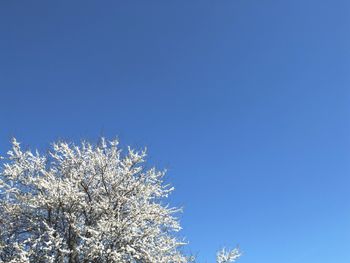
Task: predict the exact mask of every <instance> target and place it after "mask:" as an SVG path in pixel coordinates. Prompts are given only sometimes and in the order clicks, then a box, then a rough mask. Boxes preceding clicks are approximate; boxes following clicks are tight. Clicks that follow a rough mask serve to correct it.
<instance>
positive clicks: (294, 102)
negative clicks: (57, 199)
mask: <svg viewBox="0 0 350 263" xmlns="http://www.w3.org/2000/svg"><path fill="white" fill-rule="evenodd" d="M349 47H350V1H348V0H289V1H277V0H266V1H265V0H190V1H188V0H187V1H185V0H176V1H175V0H174V1H169V0H158V1H156V0H142V1H141V0H140V1H134V0H128V1H115V0H114V1H86V0H84V1H63V0H61V1H14V0H13V1H1V2H0V91H1V92H0V119H1V122H0V123H1V124H0V152H1V153H4V152H6V151H7V150H8V147H9V140H10V138H11V137H12V136H16V137H17V138H18V139H19V140H20V141H22V142H23V144H24V145H26V146H29V147H31V148H36V147H39V148H41V149H44V148H45V147H47V146H48V145H49V142H52V141H54V140H57V139H62V138H63V139H67V140H74V141H79V140H80V139H83V138H87V139H91V140H94V141H96V140H97V138H98V136H100V135H104V136H107V137H115V136H118V137H119V138H120V140H121V141H122V144H123V145H132V146H135V147H143V146H147V147H148V148H149V154H150V163H152V164H156V165H157V166H158V167H159V168H167V169H168V170H169V173H168V180H169V181H170V182H172V183H173V185H174V186H175V187H176V191H175V192H174V194H173V196H172V199H171V202H172V204H174V205H181V206H183V207H184V214H183V215H182V217H181V221H182V225H183V227H184V230H183V232H182V234H183V235H184V236H186V237H187V239H188V240H189V241H190V245H189V250H190V251H192V252H193V253H197V252H198V253H199V257H200V259H202V260H203V262H212V261H213V260H214V253H215V251H216V249H218V248H220V247H221V246H222V245H224V246H231V247H232V246H235V245H236V244H239V245H240V247H241V248H242V249H243V251H244V257H242V259H241V260H240V262H242V263H256V262H263V263H265V262H266V263H281V262H283V263H312V262H315V263H316V262H317V263H335V262H336V263H349V262H350V253H349V251H350V191H349V186H350V178H349V175H350V162H349V161H350V137H349V134H350V133H349V132H350V119H349V114H350V107H349V100H350V92H349V91H350V90H349V84H350V74H349V70H350V48H349Z"/></svg>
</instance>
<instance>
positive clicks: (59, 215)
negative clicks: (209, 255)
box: [0, 139, 240, 263]
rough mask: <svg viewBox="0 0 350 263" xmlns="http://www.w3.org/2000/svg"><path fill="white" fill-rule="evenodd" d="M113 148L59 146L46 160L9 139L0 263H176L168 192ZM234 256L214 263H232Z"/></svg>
mask: <svg viewBox="0 0 350 263" xmlns="http://www.w3.org/2000/svg"><path fill="white" fill-rule="evenodd" d="M145 156H146V153H145V151H134V150H132V149H130V148H128V150H127V152H126V153H122V151H121V149H120V148H119V147H118V141H117V140H113V141H110V142H107V141H106V140H104V139H101V142H100V143H99V144H98V145H92V144H90V143H86V142H84V143H82V144H80V145H74V144H69V143H66V142H59V143H55V144H53V146H52V148H51V149H50V150H49V151H48V153H47V154H46V155H41V154H39V153H38V152H34V153H33V152H31V151H23V150H21V147H20V144H19V143H18V142H17V141H16V140H15V139H14V140H13V141H12V149H11V150H10V151H8V155H7V157H3V158H2V161H1V162H2V169H1V171H0V262H11V263H15V262H16V263H32V262H33V263H34V262H35V263H44V262H45V263H46V262H52V263H54V262H57V263H110V262H111V263H112V262H118V263H119V262H122V263H124V262H126V263H182V262H190V261H193V260H194V259H193V258H191V257H187V256H186V255H184V253H182V252H181V249H180V247H181V246H183V245H185V243H184V242H183V241H181V240H179V239H178V238H177V235H176V234H175V232H177V231H179V230H180V225H179V222H178V220H177V218H176V213H177V212H178V211H179V209H176V208H172V207H169V206H167V205H164V202H163V201H164V199H165V198H166V197H167V196H168V195H169V193H170V192H172V190H173V188H171V187H169V186H168V185H165V184H164V183H163V176H164V172H160V171H157V170H156V169H154V168H152V169H147V168H145V166H144V164H143V163H144V161H145ZM239 255H240V252H239V251H238V250H237V249H233V250H230V251H225V250H222V251H220V252H218V254H217V262H218V263H227V262H234V261H235V260H236V259H237V258H238V257H239Z"/></svg>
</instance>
